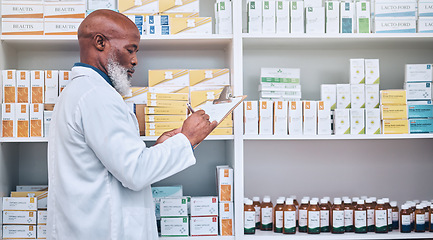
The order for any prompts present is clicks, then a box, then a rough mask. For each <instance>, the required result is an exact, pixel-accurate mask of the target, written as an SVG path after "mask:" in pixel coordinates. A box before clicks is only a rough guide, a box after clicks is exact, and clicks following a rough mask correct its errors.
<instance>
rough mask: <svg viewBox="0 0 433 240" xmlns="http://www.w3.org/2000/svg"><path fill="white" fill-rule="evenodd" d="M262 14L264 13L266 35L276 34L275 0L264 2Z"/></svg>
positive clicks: (263, 25) (265, 0) (264, 31)
mask: <svg viewBox="0 0 433 240" xmlns="http://www.w3.org/2000/svg"><path fill="white" fill-rule="evenodd" d="M262 3H263V4H262V8H263V9H262V13H263V24H262V27H263V30H262V32H263V33H264V34H275V27H276V18H275V13H276V12H275V4H276V2H275V1H274V0H270V1H268V0H264V1H262Z"/></svg>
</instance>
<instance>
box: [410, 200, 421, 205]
mask: <svg viewBox="0 0 433 240" xmlns="http://www.w3.org/2000/svg"><path fill="white" fill-rule="evenodd" d="M412 202H414V203H416V204H418V203H420V201H419V200H413V201H412Z"/></svg>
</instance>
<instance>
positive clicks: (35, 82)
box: [30, 70, 45, 103]
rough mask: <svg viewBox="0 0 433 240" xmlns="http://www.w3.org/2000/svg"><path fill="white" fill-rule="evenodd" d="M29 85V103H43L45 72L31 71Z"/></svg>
mask: <svg viewBox="0 0 433 240" xmlns="http://www.w3.org/2000/svg"><path fill="white" fill-rule="evenodd" d="M30 85H31V88H32V93H31V103H44V99H45V98H44V93H45V90H44V89H45V71H40V70H33V71H31V72H30Z"/></svg>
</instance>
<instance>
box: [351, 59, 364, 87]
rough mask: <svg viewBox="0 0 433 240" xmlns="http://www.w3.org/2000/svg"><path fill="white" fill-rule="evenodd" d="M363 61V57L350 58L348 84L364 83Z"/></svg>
mask: <svg viewBox="0 0 433 240" xmlns="http://www.w3.org/2000/svg"><path fill="white" fill-rule="evenodd" d="M364 62H365V60H364V59H363V58H359V59H350V84H363V83H365V75H364V74H365V68H364Z"/></svg>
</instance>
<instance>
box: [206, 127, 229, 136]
mask: <svg viewBox="0 0 433 240" xmlns="http://www.w3.org/2000/svg"><path fill="white" fill-rule="evenodd" d="M209 135H233V128H230V127H229V128H225V127H219V126H218V127H217V128H215V129H214V130H213V131H212V132H211V133H210V134H209Z"/></svg>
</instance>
